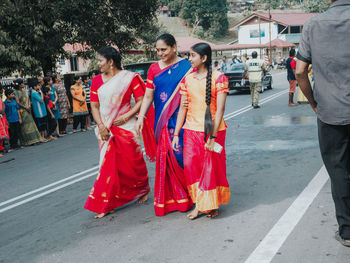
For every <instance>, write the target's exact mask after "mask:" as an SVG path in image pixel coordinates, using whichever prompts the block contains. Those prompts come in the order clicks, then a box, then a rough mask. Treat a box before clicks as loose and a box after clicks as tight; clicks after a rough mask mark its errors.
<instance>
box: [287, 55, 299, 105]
mask: <svg viewBox="0 0 350 263" xmlns="http://www.w3.org/2000/svg"><path fill="white" fill-rule="evenodd" d="M294 57H295V49H294V48H292V49H291V50H290V51H289V58H288V59H287V62H286V64H287V79H288V82H289V103H288V106H297V105H298V104H296V103H294V102H293V97H294V93H295V89H296V87H297V81H296V78H295V67H296V65H297V63H296V62H295V60H294Z"/></svg>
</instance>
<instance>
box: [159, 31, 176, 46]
mask: <svg viewBox="0 0 350 263" xmlns="http://www.w3.org/2000/svg"><path fill="white" fill-rule="evenodd" d="M158 40H162V41H164V43H165V44H167V46H170V47H173V46H174V45H176V40H175V37H174V36H173V35H171V34H168V33H166V34H162V35H160V36H158V37H157V39H156V42H157V41H158Z"/></svg>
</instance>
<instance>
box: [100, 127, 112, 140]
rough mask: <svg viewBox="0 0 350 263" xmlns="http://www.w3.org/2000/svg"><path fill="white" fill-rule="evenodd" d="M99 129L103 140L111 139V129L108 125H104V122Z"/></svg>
mask: <svg viewBox="0 0 350 263" xmlns="http://www.w3.org/2000/svg"><path fill="white" fill-rule="evenodd" d="M98 131H99V133H100V135H101V139H102V141H107V140H108V139H109V136H110V135H109V130H108V129H107V127H106V126H104V124H100V125H99V126H98Z"/></svg>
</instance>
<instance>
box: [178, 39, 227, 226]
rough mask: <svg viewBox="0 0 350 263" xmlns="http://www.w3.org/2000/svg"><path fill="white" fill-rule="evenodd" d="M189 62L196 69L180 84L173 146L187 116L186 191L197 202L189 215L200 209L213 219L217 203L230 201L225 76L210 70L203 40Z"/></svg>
mask: <svg viewBox="0 0 350 263" xmlns="http://www.w3.org/2000/svg"><path fill="white" fill-rule="evenodd" d="M190 62H191V65H192V67H193V68H195V69H197V71H195V72H193V73H191V74H190V75H188V76H186V77H185V79H184V80H183V82H182V83H181V95H182V98H181V106H180V110H179V114H178V119H177V123H176V127H175V132H174V138H173V141H172V147H173V149H174V150H175V151H178V150H179V148H178V147H179V132H180V129H181V127H182V125H183V123H184V121H185V118H186V123H185V125H184V126H183V128H184V130H185V133H184V146H183V148H184V150H183V152H184V170H185V178H186V181H187V188H188V191H189V194H190V196H191V199H192V201H193V203H195V204H196V207H195V208H194V210H193V211H192V212H191V213H190V214H188V217H189V218H190V219H195V218H196V217H198V216H199V214H200V212H203V213H206V214H207V216H208V217H211V218H214V217H216V216H217V215H218V208H219V207H220V205H221V204H228V202H229V200H230V187H229V184H228V181H227V178H226V153H225V137H226V127H227V126H226V124H225V121H224V119H223V115H224V112H225V103H226V96H227V93H228V92H229V89H228V79H227V77H226V76H225V75H224V74H222V73H221V72H219V71H214V72H212V68H211V64H212V61H211V48H210V46H209V45H208V44H206V43H198V44H196V45H194V46H193V47H192V48H191V51H190ZM187 102H188V105H187ZM185 105H187V107H185ZM215 144H219V145H221V147H222V150H221V153H219V152H220V151H218V152H215V151H214V147H215Z"/></svg>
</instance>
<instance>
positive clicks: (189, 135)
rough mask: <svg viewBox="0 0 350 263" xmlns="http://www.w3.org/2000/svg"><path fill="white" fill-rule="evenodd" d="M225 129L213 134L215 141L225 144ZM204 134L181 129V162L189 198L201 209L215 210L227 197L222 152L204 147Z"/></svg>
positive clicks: (224, 153) (224, 157)
mask: <svg viewBox="0 0 350 263" xmlns="http://www.w3.org/2000/svg"><path fill="white" fill-rule="evenodd" d="M225 137H226V131H220V132H218V134H217V139H216V142H217V143H219V144H220V145H222V146H223V147H224V146H225ZM204 145H205V142H204V133H203V132H197V131H192V130H185V134H184V165H185V171H184V173H185V178H186V181H187V188H188V192H189V195H190V196H191V199H192V201H193V202H194V203H195V204H196V207H197V208H198V209H199V211H201V212H209V211H211V210H213V209H218V208H219V207H220V205H222V204H228V203H229V200H230V187H229V184H228V181H227V178H226V152H225V147H224V148H223V150H222V152H221V153H220V154H219V153H215V152H210V151H206V150H205V149H204Z"/></svg>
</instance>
